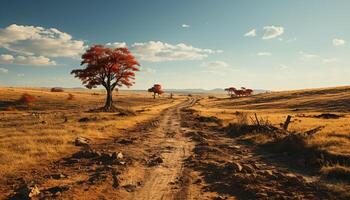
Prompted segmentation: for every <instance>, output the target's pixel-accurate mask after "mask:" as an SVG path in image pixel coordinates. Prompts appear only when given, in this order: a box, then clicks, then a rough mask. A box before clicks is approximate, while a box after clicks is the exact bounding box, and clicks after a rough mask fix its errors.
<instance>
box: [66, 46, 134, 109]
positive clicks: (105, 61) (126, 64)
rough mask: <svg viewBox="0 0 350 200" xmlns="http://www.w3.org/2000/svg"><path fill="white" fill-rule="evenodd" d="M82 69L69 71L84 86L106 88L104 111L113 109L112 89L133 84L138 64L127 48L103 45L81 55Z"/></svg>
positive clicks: (93, 47) (91, 48)
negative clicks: (113, 47)
mask: <svg viewBox="0 0 350 200" xmlns="http://www.w3.org/2000/svg"><path fill="white" fill-rule="evenodd" d="M82 59H83V60H82V62H81V64H82V65H86V66H85V68H84V69H75V70H73V71H72V72H71V74H74V76H75V77H77V78H79V79H80V80H81V81H82V83H83V85H84V86H85V87H86V88H89V89H92V88H96V87H97V86H99V85H102V86H103V87H104V88H105V89H106V92H107V94H106V102H105V106H104V107H103V110H104V111H111V109H113V98H112V97H113V91H114V90H115V89H116V88H117V87H122V86H123V85H124V86H127V87H130V86H132V85H133V84H134V82H133V80H134V79H135V72H136V71H139V69H138V67H137V66H139V65H140V64H139V63H138V62H137V60H136V59H135V57H134V56H133V55H132V54H131V52H130V51H129V50H128V49H127V48H115V49H111V48H107V47H104V46H103V45H95V46H92V47H90V48H89V49H88V50H87V51H86V52H85V53H84V54H83V55H82Z"/></svg>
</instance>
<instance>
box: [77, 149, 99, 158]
mask: <svg viewBox="0 0 350 200" xmlns="http://www.w3.org/2000/svg"><path fill="white" fill-rule="evenodd" d="M96 156H97V154H96V153H95V152H94V151H91V150H87V151H78V152H76V153H74V154H73V158H77V159H81V158H94V157H96Z"/></svg>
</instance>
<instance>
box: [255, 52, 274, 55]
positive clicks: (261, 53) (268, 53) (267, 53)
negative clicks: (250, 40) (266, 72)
mask: <svg viewBox="0 0 350 200" xmlns="http://www.w3.org/2000/svg"><path fill="white" fill-rule="evenodd" d="M256 55H258V56H271V55H272V53H271V52H259V53H257V54H256Z"/></svg>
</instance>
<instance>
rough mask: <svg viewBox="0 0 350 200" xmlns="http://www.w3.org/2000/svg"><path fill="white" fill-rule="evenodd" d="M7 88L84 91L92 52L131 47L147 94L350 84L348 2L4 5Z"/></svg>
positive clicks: (2, 60) (0, 51) (148, 0)
mask: <svg viewBox="0 0 350 200" xmlns="http://www.w3.org/2000/svg"><path fill="white" fill-rule="evenodd" d="M0 4H1V6H0V86H18V87H22V86H29V87H54V86H60V87H82V85H81V82H80V81H79V80H78V79H76V78H74V77H73V75H71V74H70V72H71V70H72V69H77V68H82V67H84V66H80V61H81V58H80V57H81V55H82V53H84V51H85V50H86V49H87V48H88V47H89V46H91V45H94V44H103V45H106V46H109V47H111V48H112V47H125V46H126V47H128V48H129V49H130V51H131V52H132V53H133V54H134V55H135V56H136V58H137V60H138V61H139V62H140V64H141V67H140V68H141V70H140V72H137V74H136V80H135V85H134V86H132V87H131V88H130V89H146V88H149V87H151V86H152V85H153V84H154V83H160V84H162V86H163V88H172V89H181V88H203V89H213V88H225V87H230V86H234V87H241V86H245V87H248V88H254V89H258V88H259V89H268V90H290V89H302V88H317V87H331V86H340V85H350V78H349V77H350V20H349V19H350V12H349V10H350V1H348V0H308V1H304V0H295V1H287V0H265V1H261V0H215V1H214V0H176V1H175V0H137V1H136V0H128V1H118V0H110V1H108V0H104V1H83V0H75V1H64V0H61V1H43V0H33V1H20V0H0Z"/></svg>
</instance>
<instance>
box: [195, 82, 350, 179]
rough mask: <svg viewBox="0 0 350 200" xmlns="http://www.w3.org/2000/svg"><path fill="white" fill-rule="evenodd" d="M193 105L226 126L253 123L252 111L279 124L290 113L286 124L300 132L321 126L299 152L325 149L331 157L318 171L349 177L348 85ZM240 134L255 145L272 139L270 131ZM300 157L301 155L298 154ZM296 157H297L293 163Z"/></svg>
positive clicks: (268, 121)
mask: <svg viewBox="0 0 350 200" xmlns="http://www.w3.org/2000/svg"><path fill="white" fill-rule="evenodd" d="M193 109H195V110H196V111H197V112H198V113H199V115H202V116H205V117H211V116H214V117H217V118H218V119H220V120H222V123H223V126H225V127H228V126H229V124H230V123H231V124H240V125H246V124H247V125H249V124H253V123H255V121H256V120H255V114H256V115H257V117H258V119H259V120H260V119H261V121H262V122H263V123H267V124H271V125H272V126H275V127H279V128H280V127H281V126H282V125H283V123H284V121H285V120H286V117H287V116H288V115H291V116H292V120H291V123H290V125H289V127H288V131H289V132H291V133H303V132H307V131H308V130H312V129H314V128H317V127H320V126H321V129H320V130H319V131H317V132H316V133H315V134H313V135H312V136H310V137H306V138H305V140H304V141H303V142H305V144H303V146H297V145H298V144H296V148H299V149H300V152H303V149H304V148H305V149H309V150H310V151H317V152H318V151H320V152H324V153H325V154H327V155H328V157H329V158H334V159H332V160H331V161H329V162H328V160H327V158H326V159H325V161H324V162H322V165H321V168H320V169H319V173H320V174H321V175H325V176H336V177H337V178H340V179H342V180H349V179H348V177H349V175H350V173H349V172H350V168H349V165H348V164H349V160H350V135H349V134H350V132H349V131H350V87H335V88H321V89H306V90H295V91H284V92H271V93H265V94H258V95H254V96H250V97H240V98H233V99H231V98H227V97H222V96H221V97H215V98H213V97H210V98H203V99H201V100H200V101H199V102H198V103H197V104H196V105H195V106H194V107H193ZM329 114H331V115H329ZM232 134H233V135H235V134H239V133H232ZM240 138H241V139H243V140H246V141H250V142H253V143H254V144H257V145H266V144H269V143H271V142H273V141H274V140H275V138H273V137H271V135H268V134H263V133H261V134H253V133H252V134H249V133H248V134H245V135H244V136H241V137H240ZM285 148H289V147H288V146H286V147H285ZM284 150H285V149H284ZM286 151H287V150H286ZM291 151H293V148H291ZM280 153H283V152H280ZM299 157H302V156H301V155H299ZM303 159H306V158H303ZM298 161H299V160H296V162H295V163H298ZM288 162H290V163H293V162H294V161H293V160H289V161H288ZM302 162H303V163H304V162H305V161H304V160H303V161H302ZM337 162H339V163H337ZM293 164H294V163H293ZM304 167H305V165H304V164H302V165H301V168H304Z"/></svg>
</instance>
